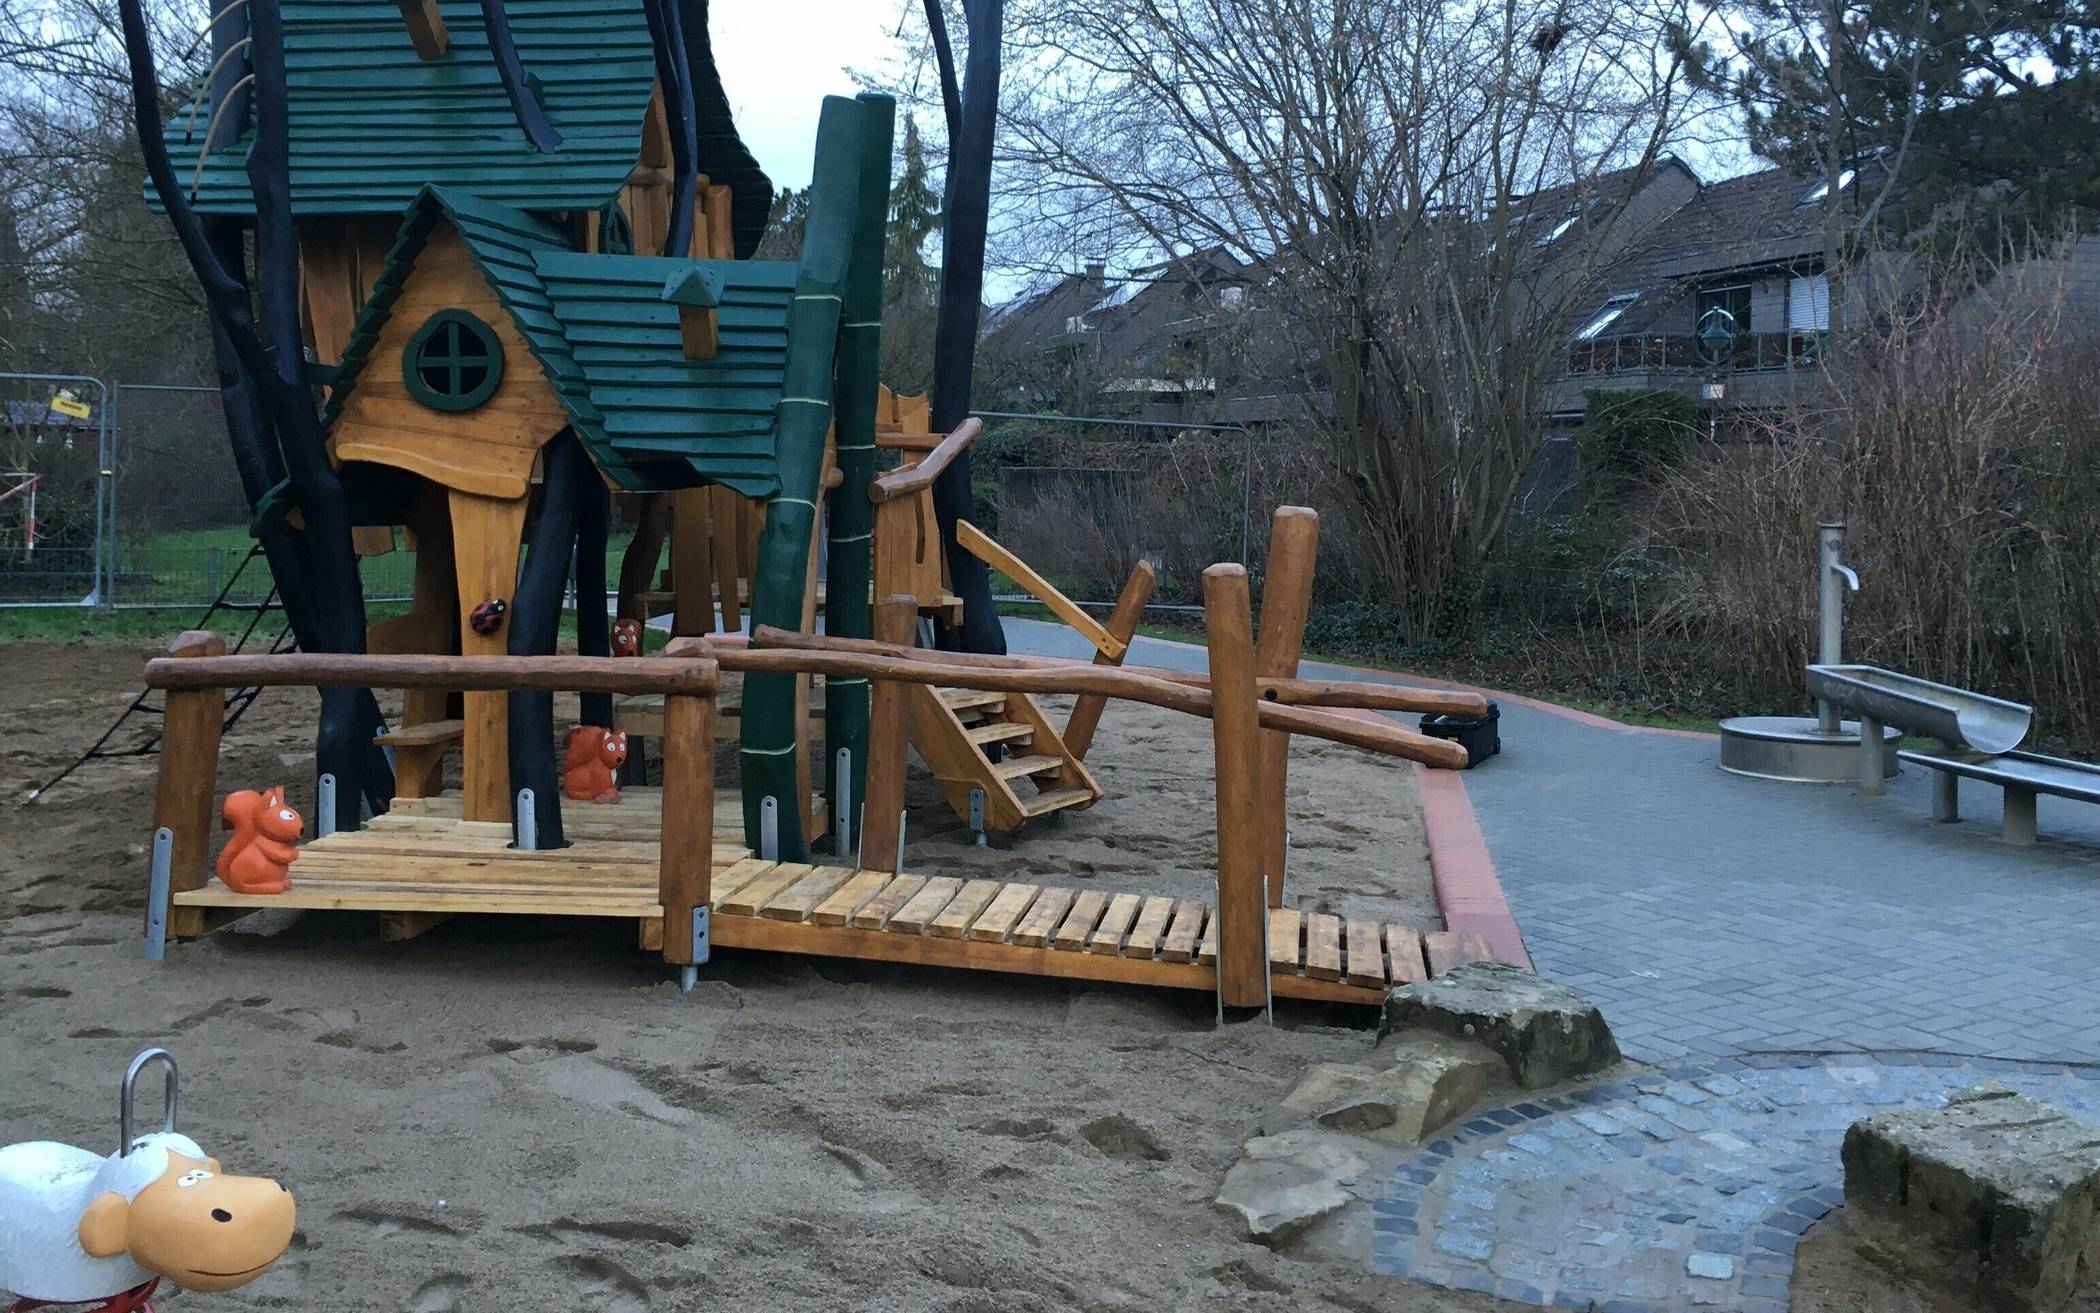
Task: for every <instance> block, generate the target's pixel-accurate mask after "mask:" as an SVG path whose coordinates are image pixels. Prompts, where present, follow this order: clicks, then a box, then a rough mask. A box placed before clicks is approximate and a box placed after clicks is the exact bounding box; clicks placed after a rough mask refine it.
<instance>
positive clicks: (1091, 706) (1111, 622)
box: [1064, 561, 1159, 761]
mask: <svg viewBox="0 0 2100 1313" xmlns="http://www.w3.org/2000/svg"><path fill="white" fill-rule="evenodd" d="M1158 582H1159V572H1158V571H1156V570H1154V569H1153V568H1152V563H1151V562H1150V561H1139V562H1138V563H1137V568H1136V569H1135V570H1132V571H1131V572H1130V578H1128V579H1126V580H1124V581H1123V591H1122V593H1120V594H1119V595H1118V596H1117V597H1116V609H1115V610H1114V611H1111V612H1110V613H1109V616H1108V624H1107V625H1106V626H1105V627H1106V628H1107V630H1108V632H1109V635H1110V637H1112V638H1115V639H1117V640H1118V641H1120V642H1122V643H1124V644H1125V645H1126V646H1125V651H1126V652H1127V651H1128V650H1129V649H1128V646H1127V645H1128V644H1129V642H1130V640H1131V639H1132V638H1133V637H1135V636H1136V634H1137V627H1138V621H1139V620H1140V619H1142V618H1143V617H1144V614H1145V603H1147V602H1149V601H1151V600H1152V588H1153V585H1155V584H1156V583H1158ZM1093 663H1094V664H1095V665H1097V666H1120V665H1122V664H1123V658H1122V657H1121V656H1110V655H1109V654H1108V653H1106V652H1096V653H1094V662H1093ZM1107 706H1108V699H1107V698H1104V697H1101V696H1100V695H1098V694H1091V693H1089V694H1083V695H1081V697H1080V698H1079V700H1078V701H1077V702H1074V703H1073V704H1072V714H1071V716H1070V718H1068V719H1067V720H1066V721H1065V733H1064V740H1065V751H1067V752H1069V753H1071V754H1072V759H1073V760H1074V761H1084V760H1086V754H1087V749H1089V748H1091V747H1093V746H1094V731H1095V730H1097V729H1099V728H1100V727H1101V713H1102V711H1103V710H1105V709H1106V708H1107Z"/></svg>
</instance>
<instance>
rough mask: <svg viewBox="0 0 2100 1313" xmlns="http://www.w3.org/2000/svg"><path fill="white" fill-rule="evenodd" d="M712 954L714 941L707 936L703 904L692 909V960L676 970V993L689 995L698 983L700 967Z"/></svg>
mask: <svg viewBox="0 0 2100 1313" xmlns="http://www.w3.org/2000/svg"><path fill="white" fill-rule="evenodd" d="M713 953H714V940H713V938H712V937H711V936H710V934H709V925H708V909H707V905H706V904H705V903H702V904H701V905H700V906H698V907H696V908H694V909H693V960H692V961H691V962H690V963H688V964H686V965H685V966H682V967H680V968H679V969H678V992H679V993H681V994H690V993H692V992H693V986H694V985H696V984H698V983H700V965H701V964H702V963H703V962H705V961H707V959H708V958H709V957H711V956H712V955H713Z"/></svg>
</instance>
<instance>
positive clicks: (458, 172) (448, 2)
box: [147, 0, 772, 252]
mask: <svg viewBox="0 0 2100 1313" xmlns="http://www.w3.org/2000/svg"><path fill="white" fill-rule="evenodd" d="M214 4H215V5H216V0H214ZM505 8H506V11H507V12H508V13H509V15H510V24H511V32H512V35H513V36H514V37H515V38H516V41H517V45H518V53H519V58H520V60H521V62H522V63H523V64H524V67H525V71H526V73H527V74H528V75H529V76H530V77H531V78H532V79H533V81H534V82H535V84H536V85H537V88H538V92H539V98H540V102H541V104H542V105H543V106H544V107H545V108H546V111H547V117H548V120H549V121H550V122H551V123H552V124H553V125H554V127H555V129H556V130H557V131H558V132H560V134H561V138H562V140H561V145H560V146H559V147H557V148H556V149H555V150H553V151H550V152H546V153H541V152H539V151H536V150H534V149H533V147H532V145H531V144H530V143H529V142H528V141H527V140H526V138H525V134H524V132H523V131H521V130H520V129H519V127H518V125H517V121H516V119H515V118H514V117H513V115H512V112H511V107H510V102H509V100H508V99H507V98H506V97H505V95H504V92H503V86H502V83H501V81H500V80H499V79H498V77H497V73H496V65H495V61H494V60H493V59H492V58H491V57H490V55H489V49H488V39H487V37H486V35H485V34H484V29H483V27H482V21H481V6H480V5H479V4H478V3H476V0H440V4H439V9H440V10H441V11H442V12H443V14H444V19H445V27H446V30H447V32H448V33H449V38H450V39H449V41H448V43H447V46H446V50H445V54H444V55H443V56H442V57H441V58H439V59H435V60H431V61H429V62H425V61H423V60H421V59H418V58H417V57H416V53H415V50H414V48H413V47H412V46H411V45H410V43H409V38H408V32H407V29H406V28H405V27H404V25H403V24H402V21H401V11H400V8H399V7H398V5H396V4H395V3H394V2H393V0H284V4H283V13H284V31H285V60H286V66H287V72H288V83H289V85H288V90H289V93H290V122H289V129H290V138H291V148H292V179H291V182H292V209H293V212H294V213H295V214H301V215H320V214H346V215H347V214H388V215H393V214H399V213H400V212H401V211H402V210H403V209H404V208H405V207H406V206H407V205H408V203H409V202H410V201H412V200H414V199H415V197H416V195H417V193H418V192H420V191H421V190H422V188H423V187H424V186H425V185H426V184H428V185H435V186H442V187H446V188H448V189H452V190H454V191H459V192H465V193H470V194H472V195H476V196H480V197H482V198H483V199H485V200H493V201H498V202H502V203H505V204H508V205H512V206H516V207H517V208H519V209H530V210H539V211H552V210H585V209H595V208H597V207H598V206H601V205H603V204H605V203H606V202H607V201H610V200H612V199H613V198H614V197H615V196H616V195H617V194H618V193H619V190H620V187H621V186H622V185H623V184H624V183H625V182H626V180H627V175H628V173H629V172H630V171H631V170H632V169H633V167H634V165H635V162H636V160H637V159H638V158H639V157H640V152H641V129H642V120H643V117H644V115H645V114H646V113H647V111H648V107H649V97H650V92H651V90H652V88H653V87H654V86H655V84H656V66H655V62H654V58H653V56H652V54H651V51H650V41H649V26H648V23H647V21H646V20H645V18H644V17H643V13H642V5H641V2H640V0H506V5H505ZM683 8H684V13H685V16H686V17H685V21H686V23H687V25H688V26H694V27H697V28H698V29H699V31H698V33H697V37H696V34H694V33H690V32H689V33H688V34H687V42H686V44H687V51H688V55H689V57H690V59H691V61H692V63H693V83H694V98H695V105H696V117H697V124H696V126H697V127H698V129H699V138H700V142H699V145H700V153H699V169H700V172H702V173H705V174H707V175H708V176H709V177H710V178H711V179H712V180H713V181H715V182H719V183H727V184H728V185H729V186H731V187H732V188H734V189H735V224H734V228H735V233H736V245H737V249H738V250H739V251H740V252H748V251H749V250H750V249H751V248H752V247H754V246H756V245H757V243H758V239H759V237H760V236H761V235H762V234H763V232H764V229H765V216H766V212H767V207H768V206H769V205H770V204H771V201H772V185H771V183H770V182H769V181H768V180H767V178H766V176H765V174H764V173H763V172H761V171H760V170H759V168H758V165H757V163H756V162H755V161H754V160H753V159H752V158H751V155H750V153H749V152H748V151H747V150H745V148H744V145H743V143H742V142H741V141H740V140H739V139H738V138H737V135H736V125H735V124H734V123H733V122H732V121H731V120H730V117H729V112H728V103H727V101H726V99H725V98H724V97H723V96H722V94H721V89H720V80H719V78H718V77H717V75H716V72H715V69H714V66H713V62H712V61H713V56H712V53H711V52H710V50H709V48H708V44H707V39H706V22H707V18H706V5H705V4H704V3H699V2H697V0H688V3H687V4H686V5H685V6H684V7H683ZM207 120H208V114H199V115H198V116H197V118H196V120H195V123H194V125H193V126H194V131H191V130H190V129H191V125H190V120H189V116H188V115H187V114H186V113H185V114H181V115H178V116H177V117H176V118H175V119H174V120H173V121H172V122H170V123H169V125H168V151H169V155H170V157H171V158H172V159H173V162H174V165H175V173H176V176H177V177H179V178H181V179H182V181H183V183H184V184H185V185H188V184H189V182H190V180H191V178H192V177H193V176H194V175H195V170H196V160H197V150H198V145H197V143H199V142H201V141H202V140H203V139H204V135H205V128H206V125H207ZM251 137H252V131H251V132H243V133H242V135H241V136H240V137H239V139H238V140H236V141H235V142H234V143H233V144H232V145H231V146H230V147H228V148H227V149H225V150H221V151H218V152H215V153H213V154H212V155H211V156H210V157H209V158H208V159H207V160H206V163H205V166H204V171H203V174H202V178H201V181H200V183H199V185H198V187H197V192H196V202H195V204H196V208H197V209H198V210H199V211H202V212H206V213H216V214H253V213H254V212H255V203H254V201H253V199H252V198H251V197H250V195H249V191H248V179H247V173H246V159H247V153H248V144H249V142H250V140H251ZM147 191H148V199H149V200H155V201H156V203H157V198H156V197H155V196H154V195H153V192H152V187H151V185H150V184H148V188H147Z"/></svg>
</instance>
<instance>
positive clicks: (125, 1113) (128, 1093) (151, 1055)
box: [117, 1049, 176, 1156]
mask: <svg viewBox="0 0 2100 1313" xmlns="http://www.w3.org/2000/svg"><path fill="white" fill-rule="evenodd" d="M156 1062H157V1063H160V1064H161V1065H162V1066H164V1067H166V1068H167V1069H168V1083H167V1084H166V1085H164V1086H162V1087H161V1095H160V1129H161V1130H162V1131H164V1132H165V1131H172V1130H174V1129H175V1102H176V1093H175V1055H174V1054H172V1053H170V1052H168V1051H167V1050H166V1049H147V1050H146V1051H145V1052H144V1053H141V1054H139V1055H138V1056H137V1057H135V1058H133V1059H132V1060H131V1065H130V1066H129V1067H126V1068H125V1069H124V1087H123V1092H122V1093H121V1094H120V1095H119V1096H118V1100H117V1134H118V1136H119V1137H121V1140H122V1143H120V1144H119V1145H118V1153H119V1155H120V1156H127V1155H129V1154H130V1153H131V1141H132V1134H131V1126H132V1120H131V1103H132V1093H133V1091H134V1089H136V1087H137V1086H138V1082H139V1073H140V1072H142V1071H144V1070H145V1069H146V1068H148V1067H150V1066H152V1065H153V1064H154V1063H156Z"/></svg>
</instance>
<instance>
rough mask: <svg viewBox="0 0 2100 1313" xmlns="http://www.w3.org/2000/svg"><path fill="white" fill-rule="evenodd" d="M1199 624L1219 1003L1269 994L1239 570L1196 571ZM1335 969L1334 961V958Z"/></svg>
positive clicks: (1256, 707) (1250, 679) (1249, 643)
mask: <svg viewBox="0 0 2100 1313" xmlns="http://www.w3.org/2000/svg"><path fill="white" fill-rule="evenodd" d="M1203 629H1204V632H1205V634H1207V635H1208V636H1209V640H1210V692H1211V713H1210V715H1211V720H1210V728H1211V750H1212V751H1211V756H1212V772H1213V774H1214V775H1215V776H1216V778H1217V790H1216V793H1217V834H1218V908H1217V916H1216V918H1215V919H1216V921H1217V923H1218V935H1219V939H1218V995H1219V997H1220V998H1222V999H1223V1000H1224V1002H1225V1006H1227V1007H1240V1008H1253V1007H1262V1006H1264V1005H1266V1004H1267V1003H1268V1001H1269V998H1270V989H1269V969H1268V964H1267V963H1265V962H1264V961H1263V960H1262V947H1261V941H1262V931H1263V929H1264V922H1263V918H1264V917H1266V916H1267V915H1268V900H1267V899H1265V898H1263V897H1262V865H1261V798H1262V789H1261V745H1260V737H1259V736H1260V728H1261V719H1260V714H1261V700H1260V697H1259V695H1258V694H1256V692H1255V689H1254V673H1255V671H1254V619H1253V615H1252V613H1251V612H1250V611H1249V609H1248V603H1247V570H1246V567H1245V566H1240V565H1230V564H1226V565H1213V566H1211V567H1210V568H1209V569H1208V570H1205V571H1204V572H1203ZM1335 968H1336V974H1337V975H1339V974H1340V968H1341V963H1340V962H1336V963H1335Z"/></svg>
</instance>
